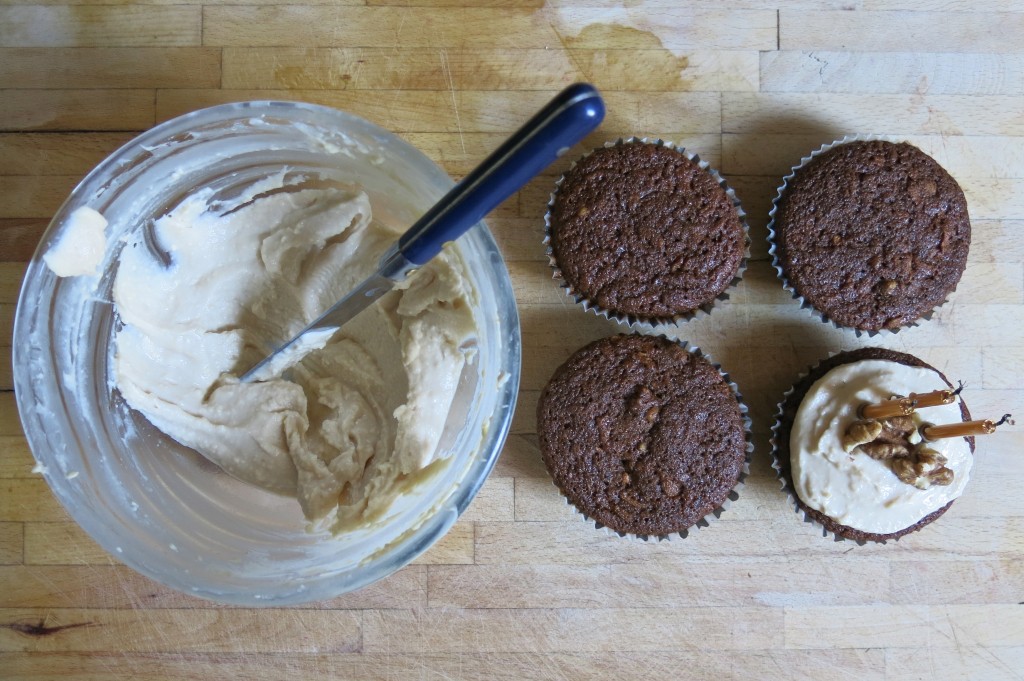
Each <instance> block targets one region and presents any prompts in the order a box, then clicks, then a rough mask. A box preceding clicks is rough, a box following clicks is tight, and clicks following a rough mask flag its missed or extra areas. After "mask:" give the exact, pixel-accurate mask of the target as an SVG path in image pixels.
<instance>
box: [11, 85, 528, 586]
mask: <svg viewBox="0 0 1024 681" xmlns="http://www.w3.org/2000/svg"><path fill="white" fill-rule="evenodd" d="M284 168H287V169H291V170H292V171H295V172H299V173H304V174H306V175H308V176H310V177H313V178H317V177H319V178H323V179H326V180H330V181H341V182H347V183H358V184H359V185H361V186H362V187H364V188H365V189H366V191H367V193H368V194H369V196H370V200H371V203H372V205H373V210H374V216H375V218H376V219H379V220H385V221H391V222H392V223H393V224H394V225H395V226H396V228H401V227H402V226H408V225H411V224H412V223H413V221H414V220H415V219H416V218H417V217H418V216H419V215H420V214H422V213H423V212H424V211H425V210H426V209H427V208H428V207H430V206H431V205H432V204H433V203H434V202H435V201H436V200H437V199H439V198H440V197H441V196H442V195H443V194H444V193H445V192H446V191H448V189H450V188H451V187H452V185H453V182H452V180H451V179H450V178H449V177H448V176H447V175H446V174H445V173H444V171H442V170H441V169H440V168H438V167H437V166H436V165H435V164H434V163H433V162H432V161H430V159H428V158H427V157H426V156H424V155H423V154H422V153H421V152H419V151H418V150H416V149H415V148H413V147H412V146H410V145H409V144H407V143H406V142H404V141H402V140H401V139H399V138H398V137H397V136H395V135H394V134H392V133H390V132H388V131H386V130H383V129H382V128H379V127H377V126H375V125H373V124H371V123H368V122H366V121H364V120H362V119H360V118H357V117H355V116H352V115H349V114H345V113H343V112H340V111H336V110H334V109H329V108H326V107H320V106H313V105H309V104H301V103H287V102H245V103H238V104H228V105H224V106H217V107H214V108H210V109H204V110H201V111H196V112H194V113H190V114H187V115H185V116H181V117H179V118H176V119H174V120H171V121H168V122H166V123H163V124H161V125H159V126H157V127H155V128H153V129H152V130H150V131H148V132H146V133H144V134H143V135H141V136H140V137H138V138H136V139H135V140H133V141H131V142H129V143H128V144H126V145H125V146H124V147H122V148H121V149H119V150H118V151H116V152H115V153H114V154H113V155H111V156H110V157H109V158H108V159H106V160H105V161H104V162H103V163H101V164H100V165H99V166H98V167H97V168H96V169H95V170H93V171H92V172H91V173H90V174H89V175H88V176H87V177H86V178H85V179H84V180H83V181H82V182H81V184H79V185H78V187H76V188H75V190H74V191H73V192H72V194H71V196H70V197H69V198H68V200H67V202H66V203H65V204H64V205H63V206H62V207H61V209H60V210H59V211H58V212H57V214H56V215H55V217H54V218H53V222H52V223H51V224H50V227H49V229H48V230H47V232H46V234H45V235H44V237H43V239H42V242H41V243H40V246H39V249H38V250H37V252H36V254H35V257H34V258H33V259H32V262H31V263H30V265H29V267H28V271H27V274H26V276H25V281H24V284H23V286H22V290H21V296H20V298H19V301H18V308H17V314H16V317H15V323H14V384H15V391H16V394H17V401H18V408H19V411H20V414H21V420H22V425H23V426H24V430H25V435H26V437H27V438H28V442H29V445H30V447H31V449H32V453H33V454H34V456H35V458H36V459H37V461H38V462H39V464H40V468H41V470H42V471H43V475H44V476H45V477H46V480H47V482H48V483H49V485H50V487H51V489H52V490H53V492H54V494H55V495H56V496H57V498H58V499H59V500H60V502H61V503H62V504H63V505H64V507H65V508H66V509H67V511H68V513H69V514H70V515H71V516H72V517H73V518H74V519H75V520H76V521H77V522H78V523H79V524H80V525H81V526H82V527H83V528H84V529H85V531H86V532H88V533H89V534H90V535H91V536H92V537H93V538H94V539H95V540H96V541H97V542H98V543H99V544H100V545H101V546H102V547H103V548H104V549H106V550H107V551H108V552H110V553H111V554H113V555H114V556H115V557H116V558H117V559H118V560H120V561H122V562H124V563H125V564H127V565H129V566H130V567H132V568H134V569H135V570H138V571H139V572H141V573H142V574H144V575H147V576H149V577H151V578H153V579H155V580H157V581H158V582H161V583H163V584H165V585H167V586H170V587H173V588H175V589H179V590H181V591H184V592H187V593H191V594H194V595H196V596H200V597H204V598H209V599H213V600H216V601H221V602H226V603H235V604H244V605H284V604H295V603H302V602H308V601H315V600H322V599H328V598H331V597H333V596H337V595H339V594H342V593H344V592H347V591H351V590H353V589H357V588H359V587H361V586H364V585H366V584H368V583H370V582H372V581H374V580H377V579H380V578H382V577H385V576H387V575H389V574H391V573H392V572H394V571H395V570H397V569H399V568H400V567H402V566H403V565H405V564H406V563H408V562H409V561H411V560H412V559H413V558H415V557H416V556H417V555H419V554H420V553H422V552H423V551H424V550H426V549H427V548H428V547H429V546H430V545H431V544H432V543H433V542H434V541H436V540H437V539H438V538H440V537H441V536H442V535H444V533H445V532H446V531H447V530H448V529H449V528H450V527H451V526H452V524H453V523H454V522H455V521H456V519H457V518H458V516H459V514H460V513H461V512H462V511H463V510H464V509H465V508H466V506H467V505H468V504H469V502H470V501H471V500H472V498H473V496H474V495H475V494H476V492H477V490H478V489H479V488H480V486H481V485H482V484H483V482H484V480H485V479H486V477H487V475H488V473H489V472H490V470H491V468H492V467H493V465H494V462H495V460H496V459H497V457H498V454H499V452H500V450H501V447H502V444H503V443H504V440H505V437H506V435H507V433H508V429H509V425H510V422H511V418H512V412H513V409H514V406H515V400H516V394H517V390H518V385H519V372H520V335H519V320H518V315H517V313H516V306H515V299H514V297H513V293H512V287H511V283H510V281H509V278H508V272H507V270H506V268H505V264H504V262H503V260H502V258H501V254H500V252H499V250H498V247H497V245H496V244H495V242H494V239H493V238H492V237H491V234H490V232H489V231H488V230H487V228H486V226H485V225H484V224H483V223H480V224H478V225H476V226H475V227H473V228H472V229H471V230H470V231H469V232H468V233H467V234H466V235H465V236H463V237H462V238H461V239H460V240H459V241H458V242H457V243H456V244H455V245H454V248H456V249H457V250H458V252H460V253H461V256H462V258H463V260H464V261H465V263H466V266H467V268H468V270H469V272H470V274H471V278H472V280H473V281H474V283H475V286H476V289H477V294H478V304H477V307H476V309H475V313H476V316H477V325H478V327H479V348H478V352H477V354H476V357H475V360H474V361H473V363H472V364H471V365H470V366H469V367H468V368H467V369H466V370H465V371H464V372H463V375H462V377H461V382H460V386H459V392H458V394H457V396H456V400H455V405H454V406H453V408H452V411H451V413H450V415H449V417H448V420H447V422H446V424H445V434H444V436H443V438H442V441H441V447H443V448H445V450H446V451H447V452H448V457H447V461H448V464H447V465H446V466H445V467H444V468H443V469H442V470H441V472H440V473H439V474H438V475H435V476H433V477H432V478H430V479H429V480H427V481H425V482H424V483H423V484H421V485H420V486H419V487H418V488H417V489H416V490H415V492H414V493H412V494H409V495H406V496H403V497H400V498H399V499H398V501H397V502H396V503H395V504H394V505H393V506H392V509H391V512H390V513H389V514H388V516H387V518H386V519H385V520H383V521H381V522H379V523H377V524H375V525H373V526H370V527H365V528H361V529H358V530H355V531H352V532H348V533H345V534H342V535H340V536H337V537H331V536H330V535H329V534H326V533H310V532H308V531H307V529H306V523H305V521H304V519H303V516H302V513H301V511H300V510H299V505H298V503H297V502H296V501H295V500H294V499H290V498H286V497H281V496H278V495H275V494H272V493H270V492H266V491H263V490H261V489H259V488H256V487H253V486H251V485H248V484H246V483H242V482H240V481H238V480H236V479H235V478H232V477H230V476H228V475H226V474H224V473H223V472H221V471H220V469H219V468H217V467H215V466H213V465H212V464H210V463H208V462H207V461H205V460H204V459H203V458H202V457H201V456H199V455H198V454H196V453H195V452H194V451H192V450H190V449H188V448H185V447H183V446H182V445H180V444H178V443H177V442H175V441H174V440H172V439H170V438H168V437H167V436H165V435H164V434H163V433H161V432H160V431H158V430H156V429H155V428H153V427H152V426H151V425H150V424H149V423H148V422H147V421H146V419H145V418H144V417H143V416H141V415H140V414H138V413H136V412H134V411H132V410H131V409H130V408H128V407H127V405H126V404H125V403H124V400H123V399H122V398H121V396H120V395H119V393H118V392H117V390H116V387H114V386H113V385H112V381H111V375H112V374H111V367H112V360H113V353H114V351H115V350H114V348H113V337H114V334H113V332H114V329H115V325H116V324H117V323H118V321H117V319H116V316H115V314H114V311H113V307H112V305H111V303H110V300H111V287H112V284H113V280H114V275H115V273H116V270H117V261H118V252H119V250H120V249H121V248H122V247H123V246H124V242H123V241H122V239H121V238H120V237H122V236H125V235H128V234H130V233H132V232H134V231H136V230H140V229H142V226H143V225H144V224H145V223H146V222H147V221H148V220H151V219H153V218H154V217H156V216H159V215H161V214H162V213H164V212H165V211H166V210H167V209H168V208H169V207H171V206H173V205H175V204H176V203H178V202H179V201H180V200H181V199H182V198H183V197H184V196H185V195H187V194H188V193H191V192H194V191H195V190H196V189H197V188H200V187H205V186H210V185H217V186H220V185H224V184H226V183H228V184H242V183H245V182H246V181H248V180H251V179H258V178H261V177H266V176H269V175H272V174H274V173H278V172H280V171H281V170H282V169H284ZM81 206H89V207H91V208H94V209H96V210H98V211H99V212H100V213H102V214H103V215H104V216H105V217H106V218H107V220H108V221H109V226H108V228H107V236H108V239H107V243H108V246H107V252H106V253H105V256H104V261H103V271H102V275H101V276H100V277H74V278H64V279H60V278H58V277H56V276H54V274H53V273H52V272H51V271H50V270H49V269H48V268H47V267H46V266H45V264H44V263H43V262H42V260H41V255H42V253H43V252H45V250H46V248H47V246H48V245H49V244H50V243H52V242H53V241H55V239H56V238H57V237H58V236H59V235H60V233H61V230H62V229H64V228H65V226H66V223H67V219H68V216H69V215H70V214H71V213H72V212H73V211H74V210H75V209H77V208H79V207H81Z"/></svg>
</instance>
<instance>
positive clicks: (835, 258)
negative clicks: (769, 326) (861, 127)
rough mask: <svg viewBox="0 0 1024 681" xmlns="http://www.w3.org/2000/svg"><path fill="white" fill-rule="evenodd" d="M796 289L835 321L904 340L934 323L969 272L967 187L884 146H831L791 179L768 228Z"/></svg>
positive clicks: (782, 269) (920, 155)
mask: <svg viewBox="0 0 1024 681" xmlns="http://www.w3.org/2000/svg"><path fill="white" fill-rule="evenodd" d="M769 241H770V242H771V249H770V252H771V253H772V256H773V264H774V265H775V267H776V269H777V270H778V272H779V277H780V278H781V279H782V281H783V284H784V285H785V286H786V288H787V289H789V290H791V291H793V294H794V297H796V298H797V299H798V300H801V302H802V304H804V306H805V307H813V308H814V309H815V310H817V311H818V312H819V313H820V314H821V315H822V317H823V318H824V319H825V320H826V321H832V322H833V323H835V324H836V325H837V326H843V327H849V328H852V329H856V330H857V331H858V333H859V332H869V333H876V332H878V331H882V330H888V331H895V330H897V329H899V328H901V327H904V326H908V325H912V324H914V323H915V322H916V321H917V320H919V319H921V318H929V317H930V316H931V312H932V310H934V309H935V308H936V307H938V306H939V305H941V304H942V303H943V302H944V301H945V300H946V297H947V296H948V295H949V294H950V293H951V292H952V291H953V290H954V289H955V288H956V285H957V283H958V282H959V281H960V275H961V274H963V271H964V267H965V266H966V264H967V251H968V249H969V247H970V244H971V223H970V219H969V218H968V214H967V202H966V200H965V198H964V193H963V191H962V190H961V189H960V186H959V185H958V184H957V183H956V180H954V179H953V178H952V177H951V176H950V175H949V173H947V172H946V171H945V170H944V169H943V168H942V167H941V166H940V165H939V164H938V163H936V162H935V161H934V160H933V159H932V158H931V157H930V156H928V155H927V154H925V153H924V152H922V151H921V150H920V149H918V148H916V147H914V146H912V145H910V144H906V143H899V144H897V143H893V142H886V141H882V140H870V141H864V140H862V141H852V142H844V143H837V144H834V145H827V146H826V147H823V148H822V149H821V150H819V151H818V152H816V153H814V154H812V155H811V156H810V157H808V158H806V159H804V161H803V162H801V164H800V165H799V166H797V167H796V168H795V169H794V172H793V173H792V174H790V175H789V176H787V177H786V179H785V182H784V184H783V186H782V187H781V188H780V189H779V194H778V196H777V197H776V199H775V205H774V207H773V208H772V222H771V224H770V225H769Z"/></svg>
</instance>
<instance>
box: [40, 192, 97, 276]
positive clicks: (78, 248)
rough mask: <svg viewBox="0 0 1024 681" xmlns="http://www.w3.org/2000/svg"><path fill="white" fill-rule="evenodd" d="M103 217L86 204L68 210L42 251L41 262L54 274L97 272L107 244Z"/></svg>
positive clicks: (90, 273)
mask: <svg viewBox="0 0 1024 681" xmlns="http://www.w3.org/2000/svg"><path fill="white" fill-rule="evenodd" d="M106 228H107V219H106V218H105V217H103V215H102V214H101V213H100V212H99V211H97V210H95V209H94V208H89V207H88V206H82V207H80V208H76V209H75V210H74V211H72V213H71V215H69V216H68V220H67V222H66V223H65V224H64V226H63V229H62V230H61V233H60V237H59V238H58V239H57V241H56V243H54V244H52V245H51V246H50V247H49V248H48V249H47V250H46V253H43V262H45V263H46V266H47V267H49V268H50V270H51V271H52V272H53V273H54V274H56V275H57V276H58V277H78V276H82V275H95V274H99V270H100V264H101V263H102V262H103V252H104V250H105V249H106V246H107V240H106V237H105V236H104V230H105V229H106Z"/></svg>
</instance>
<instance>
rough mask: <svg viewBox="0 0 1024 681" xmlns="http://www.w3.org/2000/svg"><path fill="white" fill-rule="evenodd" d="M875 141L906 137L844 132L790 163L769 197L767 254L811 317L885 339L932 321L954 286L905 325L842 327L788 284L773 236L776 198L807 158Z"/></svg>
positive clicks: (780, 196) (838, 326)
mask: <svg viewBox="0 0 1024 681" xmlns="http://www.w3.org/2000/svg"><path fill="white" fill-rule="evenodd" d="M876 140H878V141H883V142H893V143H900V142H907V140H906V139H904V138H902V137H899V136H892V135H847V136H845V137H843V138H842V139H839V140H836V141H834V142H829V143H828V144H823V145H821V147H819V148H818V149H817V150H815V151H812V152H811V153H810V154H808V155H807V156H804V157H803V158H802V159H800V163H798V164H796V165H795V166H793V167H792V168H790V171H789V174H788V175H786V176H785V177H783V178H782V184H781V185H779V187H778V189H777V190H776V192H775V198H774V199H772V208H771V210H770V211H768V254H769V255H770V256H771V259H772V267H774V268H775V272H776V275H777V276H778V278H779V281H781V282H782V287H783V288H784V289H785V290H787V291H789V292H790V294H791V295H792V296H793V299H794V300H796V301H797V302H798V303H800V307H801V308H803V309H805V310H808V311H809V312H810V313H811V314H812V315H813V316H815V317H817V318H818V319H819V320H821V321H822V322H824V323H825V324H828V325H830V326H831V327H833V328H835V329H839V330H840V331H853V332H854V334H855V335H856V336H857V337H858V338H860V337H861V336H866V337H868V338H873V337H875V336H882V337H883V338H885V337H889V336H893V335H895V334H897V333H899V332H900V331H901V330H902V329H907V328H912V327H915V326H918V324H919V323H920V322H925V321H929V320H931V318H932V316H933V315H934V313H935V311H936V310H937V309H939V308H940V307H942V306H943V305H945V304H946V302H947V301H948V300H949V296H950V295H951V294H952V293H953V292H954V291H955V290H956V286H954V287H953V288H952V289H951V290H950V291H949V293H947V294H946V297H945V298H944V299H943V301H942V302H941V303H939V304H938V305H936V306H935V307H933V308H932V309H931V310H929V311H927V312H926V313H924V314H922V315H921V316H920V317H918V318H917V319H915V320H913V321H911V322H908V323H906V324H904V325H902V326H900V327H898V328H895V329H878V330H868V329H857V328H854V327H851V326H845V325H843V324H839V323H838V322H836V321H835V320H834V319H832V318H831V317H829V316H828V315H827V314H825V313H824V312H822V311H821V310H819V309H818V308H816V307H814V306H813V305H812V304H811V303H809V302H807V300H806V299H805V298H804V297H803V296H802V295H800V293H799V292H798V291H797V290H796V287H795V286H793V284H792V283H790V281H789V279H787V278H786V274H785V272H784V271H783V268H782V263H781V262H780V260H779V256H778V252H777V246H778V244H777V243H776V240H775V238H776V232H775V215H776V213H777V211H778V208H779V201H780V200H781V199H782V196H783V194H784V193H785V191H786V189H787V187H788V186H789V182H790V180H792V179H793V178H794V177H795V176H796V173H797V172H798V171H799V170H800V169H801V168H803V167H804V166H805V165H807V164H808V163H810V161H811V160H812V159H814V158H816V157H818V156H820V155H821V154H824V153H825V152H827V151H829V150H830V149H833V148H835V147H838V146H842V145H844V144H848V143H850V142H872V141H876ZM907 143H908V144H909V142H907Z"/></svg>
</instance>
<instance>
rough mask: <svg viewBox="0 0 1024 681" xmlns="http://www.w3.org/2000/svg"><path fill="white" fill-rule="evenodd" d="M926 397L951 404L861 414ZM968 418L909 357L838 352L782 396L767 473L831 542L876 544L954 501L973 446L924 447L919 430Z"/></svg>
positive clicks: (956, 442)
mask: <svg viewBox="0 0 1024 681" xmlns="http://www.w3.org/2000/svg"><path fill="white" fill-rule="evenodd" d="M935 391H948V392H947V393H945V396H946V397H947V399H952V401H951V402H950V403H949V404H940V405H937V406H929V407H927V408H917V409H916V410H914V411H913V412H912V413H910V414H909V415H907V414H902V415H901V414H897V415H894V416H887V417H884V418H879V417H877V416H876V415H874V414H870V413H865V411H864V405H883V404H884V403H888V402H889V401H890V400H892V399H894V398H900V397H902V398H908V397H909V398H910V399H912V400H920V403H921V404H926V403H927V401H935V399H937V397H935V398H932V399H930V400H925V399H924V398H922V397H921V396H923V395H926V394H930V393H933V392H935ZM950 395H952V398H950ZM904 406H907V405H904ZM879 408H880V407H878V406H875V407H874V408H873V409H879ZM886 408H888V405H887V407H886ZM871 411H872V409H869V410H868V412H871ZM872 416H876V417H875V418H872ZM969 419H970V414H969V413H968V411H967V406H966V405H965V404H964V403H963V401H960V402H959V403H957V401H956V392H955V391H953V390H952V386H951V385H950V383H949V381H948V380H947V379H946V377H945V376H944V375H943V374H942V373H941V372H940V371H938V370H937V369H935V368H934V367H932V366H929V365H928V364H926V363H925V362H923V361H921V360H920V359H918V358H916V357H914V356H913V355H908V354H906V353H902V352H896V351H893V350H884V349H880V348H862V349H860V350H852V351H848V352H842V353H839V354H837V355H834V356H832V357H830V358H828V359H826V360H824V361H823V362H821V363H819V364H818V365H817V366H815V367H814V368H812V369H811V370H810V372H809V373H808V374H807V375H805V376H803V377H802V378H800V380H799V381H797V383H796V384H795V385H794V386H793V387H792V388H791V389H790V390H789V391H788V392H787V393H786V395H785V397H784V399H783V401H782V403H781V404H780V405H779V412H778V415H777V419H776V422H775V425H774V427H773V428H772V431H773V435H772V456H773V457H774V459H775V461H774V464H773V465H774V468H775V469H776V471H777V472H778V475H779V479H780V480H781V481H782V487H783V489H784V490H785V491H786V492H787V493H789V495H790V496H791V498H792V500H793V501H794V502H795V504H796V507H797V509H798V510H799V511H803V513H804V517H805V519H807V520H808V521H814V522H817V523H819V524H820V525H821V526H822V527H823V528H824V529H825V530H826V531H827V532H829V533H832V534H834V535H835V536H836V538H837V539H838V538H845V539H852V540H855V541H857V542H859V543H862V544H863V543H865V542H868V541H874V542H883V543H884V542H885V541H887V540H889V539H898V538H900V537H902V536H903V535H905V534H908V533H910V532H914V531H916V530H919V529H921V528H922V527H924V526H925V525H927V524H929V523H931V522H932V521H934V520H935V519H936V518H938V517H939V516H941V515H942V514H943V513H945V512H946V510H947V509H948V508H949V507H950V505H951V504H952V503H953V501H954V500H955V499H956V498H957V497H959V496H960V495H961V494H962V493H963V491H964V488H965V486H966V485H967V481H968V479H969V478H970V472H971V463H972V461H973V452H974V439H973V438H963V437H957V438H946V439H939V440H934V441H926V440H924V439H923V438H922V437H921V433H920V431H921V427H922V425H925V424H926V423H934V424H946V423H960V422H961V421H965V420H969Z"/></svg>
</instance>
